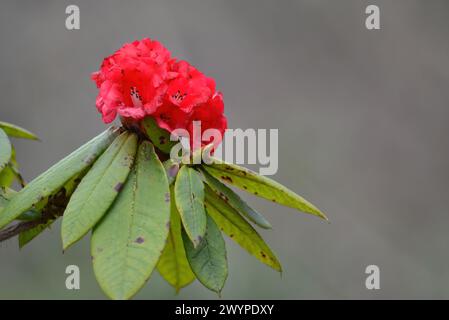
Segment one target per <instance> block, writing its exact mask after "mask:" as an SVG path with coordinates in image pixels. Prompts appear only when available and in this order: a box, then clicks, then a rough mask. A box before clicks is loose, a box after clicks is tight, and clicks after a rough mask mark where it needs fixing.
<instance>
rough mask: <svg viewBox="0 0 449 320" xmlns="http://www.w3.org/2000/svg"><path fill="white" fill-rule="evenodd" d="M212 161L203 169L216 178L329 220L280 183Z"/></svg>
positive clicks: (222, 162) (233, 165) (218, 161)
mask: <svg viewBox="0 0 449 320" xmlns="http://www.w3.org/2000/svg"><path fill="white" fill-rule="evenodd" d="M212 160H213V163H212V164H210V165H205V166H203V168H204V169H206V171H207V172H208V173H209V174H211V175H212V176H214V177H215V178H217V179H221V180H222V181H224V182H226V183H230V184H232V185H233V186H236V187H238V188H240V189H243V190H245V191H247V192H250V193H252V194H254V195H257V196H260V197H262V198H265V199H268V200H271V201H273V202H276V203H278V204H281V205H284V206H287V207H290V208H294V209H297V210H299V211H302V212H305V213H309V214H312V215H315V216H318V217H320V218H323V219H325V220H327V217H326V216H325V215H324V213H322V212H321V211H320V210H319V209H318V208H317V207H315V206H314V205H313V204H311V203H310V202H308V201H307V200H305V199H304V198H302V197H301V196H300V195H298V194H296V193H295V192H293V191H292V190H290V189H288V188H287V187H285V186H283V185H281V184H280V183H278V182H276V181H274V180H272V179H270V178H268V177H265V176H261V175H259V174H257V173H256V172H254V171H251V170H249V169H247V168H244V167H241V166H238V165H235V164H230V163H226V162H224V161H221V160H219V159H216V158H212Z"/></svg>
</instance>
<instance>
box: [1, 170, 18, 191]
mask: <svg viewBox="0 0 449 320" xmlns="http://www.w3.org/2000/svg"><path fill="white" fill-rule="evenodd" d="M15 179H16V174H15V172H14V170H13V169H12V168H11V167H10V166H9V165H7V166H6V168H5V169H3V170H2V171H1V172H0V187H10V186H12V184H13V183H14V180H15Z"/></svg>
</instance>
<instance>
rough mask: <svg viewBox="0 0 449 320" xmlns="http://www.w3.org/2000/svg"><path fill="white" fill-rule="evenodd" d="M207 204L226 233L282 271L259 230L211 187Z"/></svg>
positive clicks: (210, 212) (247, 249) (209, 210)
mask: <svg viewBox="0 0 449 320" xmlns="http://www.w3.org/2000/svg"><path fill="white" fill-rule="evenodd" d="M206 204H207V208H206V210H207V213H208V215H210V216H211V217H212V219H214V221H215V223H216V224H217V225H218V227H219V228H220V229H221V230H223V232H224V233H226V234H227V235H228V236H230V238H231V239H232V240H234V241H235V242H237V243H238V244H239V245H240V246H241V247H242V248H244V249H245V250H246V251H248V252H249V253H250V254H252V255H253V256H255V257H256V258H257V259H259V260H260V261H262V262H263V263H265V264H266V265H268V266H270V267H271V268H273V269H275V270H277V271H282V267H281V264H280V262H279V261H278V259H277V258H276V256H275V254H274V253H273V252H272V251H271V249H270V247H269V246H268V245H267V244H266V243H265V241H264V240H263V239H262V237H261V236H260V235H259V234H258V233H257V231H256V230H254V228H253V227H252V226H251V225H250V224H249V223H248V222H247V221H246V220H245V219H244V218H243V217H242V216H241V215H240V214H239V213H238V212H237V211H236V210H235V209H234V208H232V207H231V206H229V205H228V204H227V203H226V202H225V201H223V199H221V198H220V197H219V196H217V194H215V193H214V192H213V191H212V190H210V189H209V188H207V189H206ZM231 235H232V237H231Z"/></svg>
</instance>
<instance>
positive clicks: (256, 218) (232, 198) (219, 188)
mask: <svg viewBox="0 0 449 320" xmlns="http://www.w3.org/2000/svg"><path fill="white" fill-rule="evenodd" d="M201 173H202V174H203V177H204V181H205V182H206V184H207V185H208V186H209V187H210V188H211V189H212V190H213V191H214V192H215V193H216V194H218V195H219V196H220V198H222V199H223V200H224V201H225V202H227V203H228V204H229V205H230V206H231V207H232V208H234V209H235V210H237V211H238V212H239V213H240V214H242V215H244V216H245V217H246V218H248V219H249V220H251V221H252V222H254V223H255V224H257V225H258V226H259V227H261V228H264V229H271V224H270V223H269V222H268V220H267V219H265V217H264V216H262V215H261V214H260V213H259V212H257V211H256V210H254V209H253V208H251V207H250V206H248V204H246V202H245V201H243V200H242V199H241V198H240V197H239V196H238V195H237V194H236V193H235V192H234V191H232V190H231V189H230V188H228V187H227V186H225V185H224V184H223V183H221V182H220V181H218V180H217V179H215V178H214V177H212V176H211V175H210V174H209V173H207V171H206V170H204V169H201Z"/></svg>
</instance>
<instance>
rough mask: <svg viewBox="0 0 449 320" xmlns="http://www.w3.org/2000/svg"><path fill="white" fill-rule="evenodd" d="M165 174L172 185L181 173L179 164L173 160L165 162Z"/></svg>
mask: <svg viewBox="0 0 449 320" xmlns="http://www.w3.org/2000/svg"><path fill="white" fill-rule="evenodd" d="M164 168H165V172H166V173H167V178H168V184H169V185H171V184H172V183H173V182H174V181H175V180H176V175H177V174H178V171H179V163H177V162H176V161H174V160H172V159H168V160H166V161H164Z"/></svg>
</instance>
